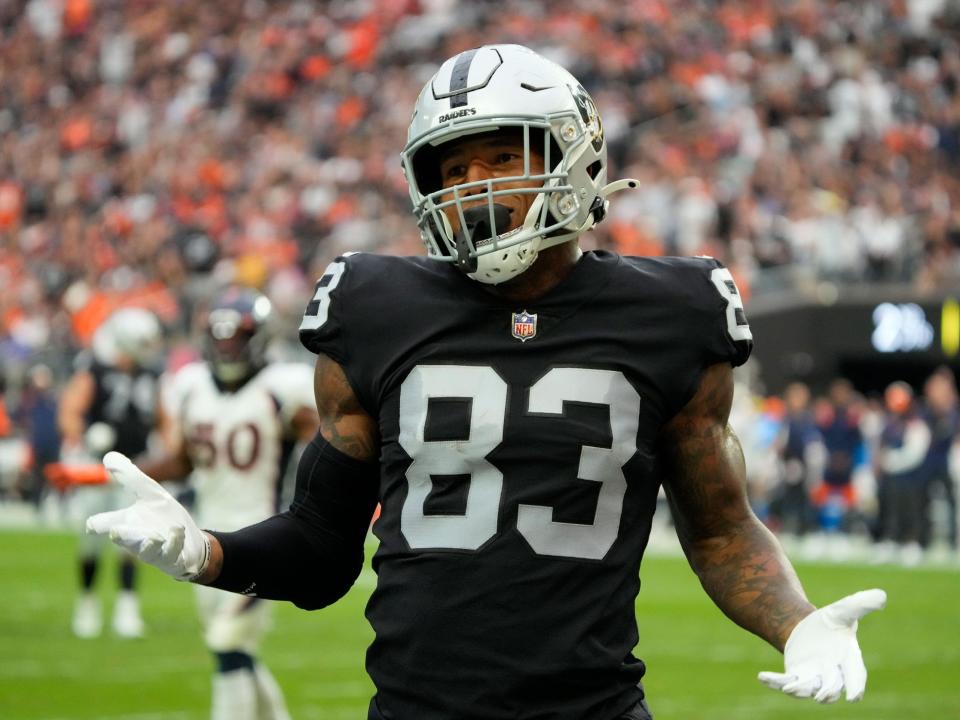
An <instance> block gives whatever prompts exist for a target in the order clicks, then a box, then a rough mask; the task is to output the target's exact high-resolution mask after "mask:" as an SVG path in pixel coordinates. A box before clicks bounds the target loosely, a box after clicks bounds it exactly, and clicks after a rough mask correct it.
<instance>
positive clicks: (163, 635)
mask: <svg viewBox="0 0 960 720" xmlns="http://www.w3.org/2000/svg"><path fill="white" fill-rule="evenodd" d="M74 542H75V541H74V538H73V537H72V536H70V535H66V534H57V533H38V532H19V531H17V532H14V531H5V532H0V578H2V584H3V591H2V593H0V718H3V720H54V719H57V720H75V719H76V720H79V719H92V718H109V719H110V720H121V719H124V720H201V719H203V718H206V717H208V701H209V673H210V671H211V667H212V663H211V661H210V659H209V657H208V655H207V653H206V651H205V650H204V648H203V645H202V642H201V639H200V630H199V624H198V621H197V617H196V613H195V611H194V606H193V595H192V592H191V588H190V587H189V586H187V585H183V584H180V583H174V582H172V581H170V580H168V579H167V578H166V577H165V576H163V575H161V574H160V573H159V572H157V571H155V570H153V569H152V568H146V569H145V570H144V571H143V573H142V578H141V587H142V593H141V597H142V602H143V614H144V618H145V620H146V621H147V623H148V628H149V635H148V637H147V638H145V639H143V640H139V641H129V640H127V641H124V640H120V639H117V638H115V637H113V636H112V635H111V634H110V633H109V631H107V632H105V633H104V635H103V636H102V637H100V638H98V639H95V640H78V639H76V638H74V637H73V636H72V635H71V634H70V629H69V627H70V615H71V611H72V606H73V599H74V594H75V572H76V570H75V567H74V562H73V553H74ZM114 558H115V555H114V554H113V553H110V555H109V557H108V561H107V562H106V564H105V567H104V568H103V574H102V577H101V578H100V583H99V585H100V586H101V587H102V588H103V589H104V591H103V597H104V600H105V608H106V609H107V610H109V607H110V604H109V603H110V600H111V599H112V588H113V587H114V586H115V582H113V577H112V576H113V575H114V574H115V562H114ZM798 571H799V573H800V575H801V578H802V579H803V581H804V584H805V586H806V588H807V592H808V594H809V595H810V597H811V599H812V600H813V601H814V602H815V603H825V602H829V601H830V600H833V599H836V598H838V597H840V596H841V595H844V594H847V593H849V592H852V591H854V590H858V589H863V588H867V587H883V588H885V589H886V590H887V592H888V593H889V595H890V601H889V605H888V607H887V609H886V610H884V611H883V612H882V613H879V614H876V615H871V616H869V617H868V618H866V619H865V620H864V621H863V623H862V626H861V630H860V638H861V647H862V648H863V653H864V657H865V659H866V662H867V667H868V669H869V670H870V682H869V686H868V691H867V695H866V698H865V699H864V700H863V701H862V702H860V703H857V704H845V703H840V704H837V705H834V706H830V707H829V708H827V707H822V706H818V705H816V704H815V703H812V702H800V701H797V700H792V699H790V698H787V697H783V696H780V695H778V694H777V693H774V692H772V691H770V690H767V689H765V688H763V687H762V686H761V685H760V684H759V683H758V682H757V680H756V679H755V678H756V673H757V672H758V671H759V670H764V669H780V667H781V660H780V656H779V654H778V653H776V652H775V651H774V650H773V649H771V648H769V647H767V646H766V645H765V644H764V643H763V642H762V641H760V640H758V639H757V638H755V637H753V636H751V635H749V634H747V633H745V632H744V631H742V630H740V629H739V628H737V627H735V626H734V625H733V624H732V623H730V622H729V621H727V620H726V619H725V618H724V617H723V616H722V615H721V614H720V612H719V611H718V610H717V609H716V608H714V607H713V605H712V604H711V603H710V601H709V600H708V599H707V597H706V596H705V595H704V594H703V592H702V591H701V590H700V588H699V585H698V584H697V582H696V579H695V578H694V577H693V575H692V573H691V572H690V570H689V569H688V568H687V566H686V563H685V562H684V561H683V560H682V559H680V558H675V557H649V558H647V560H646V561H645V563H644V568H643V573H642V579H643V589H642V590H641V593H640V599H639V601H638V603H637V617H638V621H639V626H640V649H639V650H638V653H637V654H638V655H639V656H640V657H642V658H643V659H644V660H645V661H646V662H647V666H648V674H647V679H646V687H647V693H648V697H649V698H650V702H651V705H652V709H653V711H654V714H655V716H656V718H657V720H707V719H708V718H709V719H710V720H716V719H717V718H722V719H723V720H739V719H741V718H743V719H744V720H746V719H747V718H749V719H750V720H774V719H776V720H804V719H806V718H814V717H816V718H826V717H828V716H829V717H830V718H838V719H843V720H847V719H862V720H867V718H869V719H870V720H894V719H896V720H902V718H923V720H950V719H952V718H960V689H958V688H960V685H958V684H957V683H958V678H960V645H958V643H957V640H958V638H960V611H958V608H960V573H958V572H957V571H956V570H933V569H913V570H904V569H900V568H894V567H864V566H854V565H843V566H840V565H835V566H814V565H802V564H800V565H798ZM106 581H109V582H106ZM372 587H373V575H372V573H370V571H369V570H367V571H365V572H364V575H363V576H361V579H360V581H359V582H358V584H357V586H356V587H354V589H353V591H352V592H351V593H350V595H348V596H347V597H346V598H344V599H343V600H341V601H340V602H339V603H337V605H335V606H334V607H332V608H328V609H326V610H324V611H321V612H317V613H306V612H302V611H299V610H297V609H296V608H294V607H292V606H289V605H286V604H281V605H280V606H279V607H278V608H277V612H276V614H275V619H276V624H275V625H276V626H275V628H274V630H273V631H272V632H271V634H270V635H269V636H268V638H267V640H266V642H265V644H264V647H263V651H262V653H261V657H262V658H263V660H264V661H265V662H266V663H267V665H268V666H269V667H270V668H271V670H272V671H273V673H274V675H275V676H276V677H277V679H278V681H279V682H280V685H281V686H282V688H283V690H284V692H285V694H286V697H287V701H288V704H289V706H290V710H291V713H292V715H293V717H294V718H295V720H359V719H361V718H365V717H366V705H367V701H368V699H369V697H370V694H371V693H372V686H371V684H370V681H369V679H368V678H367V677H366V674H365V673H364V670H363V658H364V650H365V648H366V645H367V643H368V642H369V641H370V639H371V636H372V632H371V630H370V628H369V626H368V625H367V623H366V620H365V619H364V617H363V606H364V603H365V601H366V598H367V596H368V595H369V593H370V590H371V589H372ZM105 616H106V617H107V618H108V617H109V616H108V613H105ZM107 624H108V623H107Z"/></svg>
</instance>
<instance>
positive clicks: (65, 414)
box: [52, 307, 162, 638]
mask: <svg viewBox="0 0 960 720" xmlns="http://www.w3.org/2000/svg"><path fill="white" fill-rule="evenodd" d="M161 343H162V328H161V326H160V322H159V320H157V317H156V316H155V315H154V314H153V313H151V312H149V311H148V310H144V309H141V308H133V307H131V308H122V309H120V310H117V311H116V312H114V313H113V314H112V315H110V316H109V317H108V318H107V319H106V320H105V321H104V322H103V324H102V325H101V326H100V327H99V328H97V330H96V332H95V333H94V336H93V341H92V344H91V348H90V350H89V351H87V352H83V353H81V354H80V355H79V356H78V357H77V362H76V371H75V372H74V374H73V375H72V376H71V378H70V380H69V381H68V382H67V384H66V386H65V387H64V389H63V392H62V394H61V397H60V405H59V408H58V416H57V424H58V426H59V428H60V433H61V437H62V439H63V441H62V445H61V451H60V458H61V465H60V468H59V469H60V470H61V471H69V470H72V471H73V473H79V472H81V471H82V470H83V469H84V468H88V467H90V466H91V465H92V464H93V463H97V461H98V460H99V459H100V458H102V457H103V454H104V453H106V452H108V451H110V450H116V451H117V452H122V453H124V454H126V455H133V456H136V455H140V454H142V453H143V452H144V451H145V450H146V449H147V441H148V438H149V436H150V434H151V432H152V431H153V429H154V427H155V426H156V412H157V378H158V377H159V369H158V365H159V361H160V360H161V359H162V358H161V351H162V345H161ZM93 467H98V465H94V466H93ZM52 472H55V471H53V470H52ZM71 494H72V497H71V503H72V504H73V505H74V508H75V510H76V511H77V512H79V513H80V514H81V515H83V516H84V517H86V516H87V515H89V514H90V513H91V512H103V511H106V510H110V509H114V508H116V507H119V506H120V505H122V504H124V503H126V502H128V501H129V499H128V498H126V497H125V496H124V493H123V491H122V489H120V488H118V487H116V486H106V485H99V486H96V485H88V486H79V487H76V488H74V489H73V491H72V493H71ZM102 540H103V539H102V538H98V537H96V536H91V535H89V534H83V535H82V536H81V538H80V551H79V563H80V573H79V574H80V596H79V597H78V598H77V601H76V605H75V607H74V613H73V632H74V634H75V635H76V636H77V637H81V638H89V637H95V636H97V635H99V634H100V631H101V629H102V613H101V608H100V601H99V598H97V596H96V594H95V593H94V582H95V579H96V574H97V569H98V565H99V564H100V557H101V555H102V550H103V542H102ZM135 563H136V561H135V559H134V557H133V556H132V555H129V554H127V553H124V554H123V556H122V557H121V558H120V578H119V580H120V592H119V593H118V594H117V597H116V601H115V603H114V606H113V618H112V626H113V631H114V632H115V633H116V634H117V635H119V636H120V637H127V638H135V637H140V636H141V635H142V634H143V632H144V625H143V619H142V618H141V616H140V605H139V602H138V600H137V595H136V591H135V584H136V564H135Z"/></svg>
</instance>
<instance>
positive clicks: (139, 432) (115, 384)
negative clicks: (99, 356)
mask: <svg viewBox="0 0 960 720" xmlns="http://www.w3.org/2000/svg"><path fill="white" fill-rule="evenodd" d="M77 367H78V369H82V370H86V371H87V372H89V373H90V374H91V375H92V376H93V381H94V397H93V402H92V403H91V404H90V409H89V410H88V411H87V418H86V419H87V424H88V425H92V424H93V423H95V422H102V423H106V424H107V425H109V426H110V427H111V428H113V430H114V432H115V433H116V441H115V443H114V446H113V448H112V449H113V450H116V451H117V452H121V453H123V454H124V455H128V456H130V457H136V456H137V455H140V454H142V453H143V452H144V451H145V450H146V449H147V440H148V438H149V436H150V432H151V431H152V430H153V427H154V425H155V424H156V407H157V392H158V384H157V383H158V373H157V371H155V370H152V369H145V368H138V369H136V370H133V371H132V372H129V373H128V372H124V371H122V370H119V369H117V368H115V367H112V366H110V365H107V364H104V363H101V362H98V361H97V360H95V359H94V358H93V357H92V356H90V355H89V354H84V355H81V356H80V357H79V358H78V360H77Z"/></svg>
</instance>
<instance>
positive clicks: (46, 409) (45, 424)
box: [17, 365, 60, 510]
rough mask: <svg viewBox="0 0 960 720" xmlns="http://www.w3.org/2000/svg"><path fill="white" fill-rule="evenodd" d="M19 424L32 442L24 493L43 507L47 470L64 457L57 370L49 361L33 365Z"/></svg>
mask: <svg viewBox="0 0 960 720" xmlns="http://www.w3.org/2000/svg"><path fill="white" fill-rule="evenodd" d="M17 419H18V425H20V427H21V430H22V431H23V432H24V433H25V435H26V437H27V440H28V442H29V444H30V451H31V457H32V462H31V467H30V476H29V481H28V484H27V486H26V488H25V489H24V490H25V491H24V493H23V496H24V497H25V498H26V499H27V500H28V501H29V502H30V503H31V504H32V505H33V506H34V507H35V508H37V509H38V510H39V508H40V503H41V500H42V499H43V495H44V491H45V490H46V479H45V474H44V471H45V470H46V468H47V466H48V465H49V464H50V463H54V462H57V461H58V460H59V459H60V433H59V431H58V430H57V399H56V395H55V393H54V387H53V373H52V372H51V371H50V368H48V367H47V366H46V365H35V366H34V367H32V368H31V369H30V372H29V374H28V382H27V385H26V387H25V388H24V391H23V393H22V395H21V397H20V403H19V405H18V408H17Z"/></svg>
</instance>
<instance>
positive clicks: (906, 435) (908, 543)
mask: <svg viewBox="0 0 960 720" xmlns="http://www.w3.org/2000/svg"><path fill="white" fill-rule="evenodd" d="M884 402H885V404H886V407H887V420H886V425H885V427H884V429H883V433H882V434H881V437H880V448H879V452H878V457H877V467H878V480H879V493H880V540H881V543H880V545H879V547H878V548H877V555H876V559H877V560H878V561H885V560H890V559H893V558H894V557H895V553H898V554H899V559H900V561H901V562H902V563H903V564H904V565H907V566H913V565H916V564H918V563H919V562H920V561H921V560H922V559H923V550H922V548H921V546H920V537H921V532H922V528H923V524H924V518H923V512H924V499H925V496H926V483H925V482H924V478H923V464H924V460H925V458H926V456H927V450H928V449H929V447H930V430H929V428H928V427H927V425H926V423H924V421H923V420H922V419H921V417H920V415H919V412H918V410H917V407H916V403H915V402H914V397H913V389H912V388H911V387H910V386H909V385H908V384H907V383H905V382H900V381H897V382H894V383H891V384H890V385H889V386H888V387H887V389H886V391H885V392H884Z"/></svg>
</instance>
